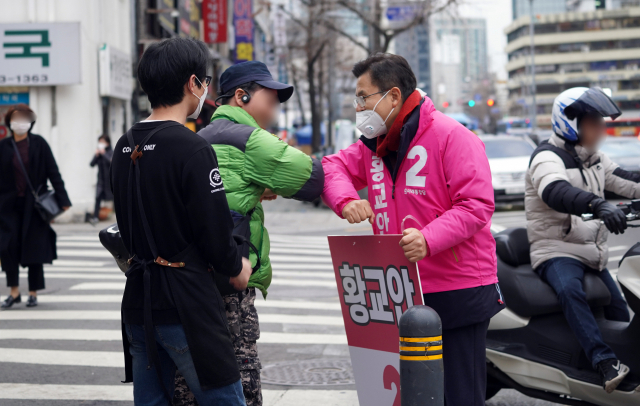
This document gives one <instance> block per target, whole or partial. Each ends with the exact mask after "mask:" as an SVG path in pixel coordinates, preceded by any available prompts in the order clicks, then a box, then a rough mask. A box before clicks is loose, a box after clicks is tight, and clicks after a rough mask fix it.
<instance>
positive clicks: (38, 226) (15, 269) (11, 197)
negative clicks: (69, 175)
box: [0, 104, 71, 309]
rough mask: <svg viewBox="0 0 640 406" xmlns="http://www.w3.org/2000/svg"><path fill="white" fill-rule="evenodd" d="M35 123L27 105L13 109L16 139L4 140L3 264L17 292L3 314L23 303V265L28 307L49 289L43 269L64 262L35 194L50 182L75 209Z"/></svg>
mask: <svg viewBox="0 0 640 406" xmlns="http://www.w3.org/2000/svg"><path fill="white" fill-rule="evenodd" d="M35 121H36V115H35V113H34V112H33V111H32V110H31V109H30V108H29V106H27V105H26V104H17V105H15V106H13V107H11V108H10V109H9V110H8V111H7V114H6V115H5V123H6V125H7V127H9V128H10V129H11V137H7V138H4V139H2V140H1V141H0V259H1V261H2V270H3V271H4V272H6V274H7V286H8V287H11V293H10V295H9V296H8V297H7V298H6V299H5V301H4V302H3V303H2V308H3V309H8V308H10V307H11V306H13V305H14V304H16V303H20V302H21V296H20V290H19V286H18V285H19V282H20V275H19V269H20V268H19V267H20V265H22V266H28V267H29V279H28V281H29V299H28V300H27V306H28V307H34V306H37V305H38V300H37V296H36V291H38V290H41V289H44V268H43V267H42V264H50V263H51V262H52V261H53V260H54V259H56V258H57V257H58V256H57V253H56V233H55V231H53V228H51V225H49V222H46V221H44V220H43V219H42V217H40V215H39V214H38V212H37V209H36V208H35V207H34V203H35V196H34V195H42V194H43V193H45V192H47V181H49V182H51V185H52V186H53V189H54V190H55V198H56V201H57V203H58V205H59V206H60V207H61V208H62V209H64V210H67V209H68V208H69V207H70V206H71V201H70V200H69V196H68V195H67V191H66V190H65V188H64V182H63V181H62V176H60V171H59V170H58V165H57V164H56V160H55V158H54V157H53V153H52V152H51V148H50V147H49V144H48V143H47V141H46V140H45V139H44V138H42V137H41V136H39V135H37V134H33V133H32V132H31V129H32V128H33V125H34V124H35ZM16 151H17V152H18V153H16ZM23 167H24V169H23ZM25 170H26V173H27V175H28V177H27V176H25ZM31 187H33V189H32V188H31Z"/></svg>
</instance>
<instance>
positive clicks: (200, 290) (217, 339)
mask: <svg viewBox="0 0 640 406" xmlns="http://www.w3.org/2000/svg"><path fill="white" fill-rule="evenodd" d="M178 125H180V124H179V123H166V124H162V125H160V126H158V127H157V128H156V129H154V130H153V131H151V132H150V133H149V134H148V135H147V136H146V137H145V138H144V140H143V141H142V142H141V143H140V144H138V145H135V142H134V140H133V134H132V131H131V130H129V131H128V132H127V134H126V136H127V139H128V141H129V145H130V147H131V150H132V151H133V153H132V154H131V158H132V162H131V163H130V166H129V180H128V185H129V187H128V204H127V206H128V221H129V225H130V229H131V230H132V231H131V232H130V235H129V237H130V238H129V252H131V253H133V254H132V257H131V258H130V259H129V269H128V270H127V272H126V273H125V276H129V275H130V274H131V273H132V272H144V273H143V281H144V328H145V343H146V348H147V360H148V362H149V367H151V366H152V365H153V366H154V367H155V369H156V371H157V373H158V378H159V379H160V381H161V382H162V380H161V372H160V362H159V356H158V348H157V345H156V341H155V337H154V328H153V319H152V308H151V295H152V292H151V284H150V275H151V272H162V273H164V274H165V277H166V278H167V280H168V282H169V286H170V287H171V293H172V295H173V299H174V302H175V305H176V309H177V311H178V315H179V317H180V321H181V324H182V326H183V328H184V332H185V336H186V338H187V344H188V346H189V350H190V352H191V358H192V360H193V363H194V366H195V369H196V373H197V375H198V380H199V382H200V387H201V388H202V390H209V389H212V388H216V387H222V386H226V385H229V384H231V383H234V382H236V381H238V380H239V379H240V372H239V370H238V365H237V362H236V359H235V353H234V349H233V344H232V342H231V337H230V335H229V330H228V327H227V318H226V314H225V310H224V304H223V301H222V297H221V296H220V293H219V292H218V289H217V288H216V284H215V281H214V275H213V273H212V272H211V271H209V269H208V266H207V262H206V261H205V260H204V259H203V258H202V256H201V255H200V254H199V252H198V250H197V248H196V245H195V243H191V244H190V245H189V246H188V247H187V248H186V249H184V250H183V251H182V252H180V253H178V254H177V255H175V256H174V257H171V258H169V259H168V260H166V259H163V258H162V257H160V255H159V254H158V248H157V246H156V244H155V240H154V238H153V235H152V233H151V228H150V227H149V222H148V221H147V217H146V215H145V211H144V207H143V205H142V193H141V189H140V162H139V161H138V160H139V159H140V156H141V154H140V153H139V152H138V151H141V150H143V149H144V145H145V144H146V143H147V141H149V139H150V138H151V136H152V135H153V134H155V133H156V132H158V131H160V130H163V129H165V128H169V127H173V126H178ZM134 172H135V191H136V197H137V199H138V200H137V202H138V208H139V212H140V218H141V220H142V224H143V228H144V233H145V236H146V238H147V242H148V243H149V248H150V250H151V253H152V255H153V257H154V259H148V258H140V257H138V256H137V255H136V254H135V253H134V252H133V205H132V203H133V202H132V199H133V194H134V185H133V176H134ZM122 341H123V346H124V356H125V381H124V382H133V371H132V358H131V354H130V353H129V341H128V338H127V335H126V332H125V328H124V322H122ZM163 388H164V386H163ZM165 396H166V397H167V400H168V402H169V404H171V403H172V396H170V394H169V393H168V392H167V391H166V389H165Z"/></svg>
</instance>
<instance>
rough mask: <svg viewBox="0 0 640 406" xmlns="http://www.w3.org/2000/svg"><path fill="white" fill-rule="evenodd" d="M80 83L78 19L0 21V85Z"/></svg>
mask: <svg viewBox="0 0 640 406" xmlns="http://www.w3.org/2000/svg"><path fill="white" fill-rule="evenodd" d="M80 82H81V75H80V23H79V22H75V23H30V24H0V87H2V86H11V87H14V86H54V85H74V84H78V83H80Z"/></svg>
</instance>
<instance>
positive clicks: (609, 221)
mask: <svg viewBox="0 0 640 406" xmlns="http://www.w3.org/2000/svg"><path fill="white" fill-rule="evenodd" d="M589 207H591V211H592V212H593V214H594V216H595V217H597V218H599V219H600V220H602V221H603V222H604V225H605V226H606V227H607V229H608V230H609V231H611V232H612V233H614V234H623V233H624V230H626V229H627V217H626V216H625V214H624V213H623V212H622V210H620V209H619V208H617V207H616V206H614V205H612V204H611V203H609V202H607V201H606V200H604V199H601V198H599V197H597V198H595V199H593V200H592V201H591V203H589Z"/></svg>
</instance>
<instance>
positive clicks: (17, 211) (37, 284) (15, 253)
mask: <svg viewBox="0 0 640 406" xmlns="http://www.w3.org/2000/svg"><path fill="white" fill-rule="evenodd" d="M24 205H25V203H24V198H22V199H20V198H18V200H17V202H16V205H15V206H14V209H13V210H14V215H13V216H11V218H12V219H13V221H14V222H15V223H14V224H13V227H12V229H13V230H15V231H14V233H13V234H12V235H11V237H10V240H9V244H8V246H7V249H6V251H4V252H2V253H1V254H0V260H1V261H2V270H3V271H4V272H5V273H6V274H7V287H13V286H20V252H21V251H22V219H23V217H24ZM24 265H25V266H28V267H29V277H28V281H29V291H30V292H31V291H36V290H42V289H44V268H43V267H42V264H24Z"/></svg>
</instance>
